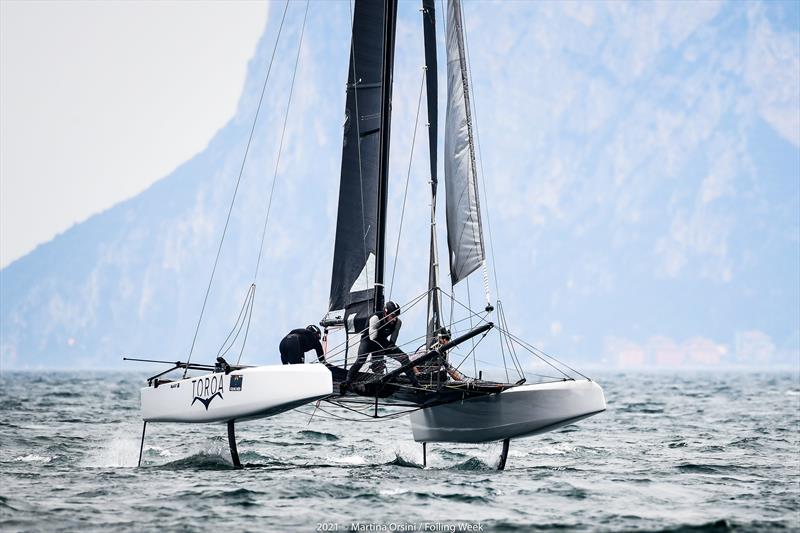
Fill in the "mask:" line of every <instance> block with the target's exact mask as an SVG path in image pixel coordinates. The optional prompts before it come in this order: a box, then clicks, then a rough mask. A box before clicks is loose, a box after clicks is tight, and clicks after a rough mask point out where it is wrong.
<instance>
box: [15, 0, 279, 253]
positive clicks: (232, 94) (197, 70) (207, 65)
mask: <svg viewBox="0 0 800 533" xmlns="http://www.w3.org/2000/svg"><path fill="white" fill-rule="evenodd" d="M267 11H268V4H267V3H266V2H257V1H249V2H248V1H240V2H197V1H193V2H184V1H167V2H78V1H61V0H59V1H40V2H23V1H16V0H2V2H0V24H1V26H0V39H2V42H1V43H0V65H1V67H0V68H1V69H2V70H0V117H2V120H0V268H2V267H4V266H6V265H8V264H9V263H10V262H12V261H14V260H15V259H18V258H19V257H21V256H23V255H25V254H26V253H28V252H30V251H31V250H32V249H33V248H35V247H36V245H38V244H40V243H43V242H46V241H48V240H50V239H51V238H53V237H54V236H55V235H56V234H58V233H60V232H62V231H64V230H66V229H67V228H69V227H70V226H72V225H73V224H75V223H77V222H81V221H83V220H85V219H86V218H88V217H89V216H90V215H92V214H94V213H97V212H100V211H102V210H104V209H106V208H108V207H111V206H112V205H114V204H115V203H117V202H119V201H121V200H124V199H126V198H129V197H131V196H134V195H136V194H137V193H139V192H141V191H142V190H144V189H145V188H147V186H149V185H150V184H152V183H153V182H155V181H156V180H158V179H160V178H162V177H164V176H165V175H167V174H168V173H169V172H171V171H172V170H173V169H174V168H175V167H176V166H177V165H179V164H180V163H181V162H183V161H185V160H187V159H189V158H190V157H192V156H193V155H194V154H196V153H197V152H199V151H200V150H202V149H203V148H204V147H205V145H206V143H207V142H208V141H209V140H210V139H211V137H212V136H213V135H214V133H215V132H216V131H217V129H218V128H220V127H221V126H223V125H224V124H225V122H226V121H227V120H228V119H230V117H231V116H232V115H233V114H234V112H235V110H236V103H237V101H238V98H239V95H240V94H241V90H242V86H243V85H244V80H245V74H246V67H247V62H248V60H249V59H250V58H251V57H252V56H253V54H254V52H255V49H256V44H257V41H258V38H259V37H260V36H261V33H262V31H263V30H264V24H265V21H266V16H267Z"/></svg>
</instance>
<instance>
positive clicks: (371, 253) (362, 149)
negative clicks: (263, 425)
mask: <svg viewBox="0 0 800 533" xmlns="http://www.w3.org/2000/svg"><path fill="white" fill-rule="evenodd" d="M396 17H397V0H381V1H377V0H356V2H355V9H354V12H353V35H352V39H351V44H350V68H349V71H348V77H347V103H346V106H345V122H344V140H343V146H342V169H341V182H340V186H339V209H338V218H337V220H336V244H335V248H334V255H333V273H332V276H331V292H330V300H329V304H328V313H327V315H326V316H325V319H324V320H323V324H325V325H347V326H348V327H349V329H350V330H351V331H353V330H355V329H356V326H355V325H354V324H353V322H352V321H353V319H354V318H355V317H356V316H358V317H360V318H365V317H366V316H368V315H369V314H370V313H372V312H373V311H374V310H375V309H378V308H380V307H382V306H383V262H384V242H385V233H386V232H385V227H386V198H387V175H388V166H389V132H390V125H391V96H392V73H393V68H394V39H395V27H396V24H395V21H396ZM357 329H360V328H357Z"/></svg>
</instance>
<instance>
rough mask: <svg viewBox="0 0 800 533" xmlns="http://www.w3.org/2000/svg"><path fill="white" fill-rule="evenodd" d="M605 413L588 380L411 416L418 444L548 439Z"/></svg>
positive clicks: (455, 404) (505, 393) (529, 387)
mask: <svg viewBox="0 0 800 533" xmlns="http://www.w3.org/2000/svg"><path fill="white" fill-rule="evenodd" d="M605 409H606V399H605V396H604V395H603V389H602V388H601V387H600V386H599V385H598V384H597V383H595V382H593V381H588V380H580V381H559V382H555V383H541V384H536V385H522V386H519V387H514V388H512V389H508V390H506V391H503V392H501V393H500V394H492V395H489V396H481V397H477V398H471V399H467V400H464V401H461V402H453V403H449V404H445V405H438V406H435V407H429V408H426V409H420V410H419V411H415V412H413V413H411V429H412V432H413V434H414V440H415V441H417V442H491V441H498V440H503V439H509V438H519V437H526V436H530V435H536V434H539V433H545V432H547V431H551V430H553V429H556V428H559V427H561V426H565V425H567V424H571V423H572V422H575V421H577V420H580V419H582V418H586V417H589V416H592V415H594V414H597V413H599V412H601V411H605Z"/></svg>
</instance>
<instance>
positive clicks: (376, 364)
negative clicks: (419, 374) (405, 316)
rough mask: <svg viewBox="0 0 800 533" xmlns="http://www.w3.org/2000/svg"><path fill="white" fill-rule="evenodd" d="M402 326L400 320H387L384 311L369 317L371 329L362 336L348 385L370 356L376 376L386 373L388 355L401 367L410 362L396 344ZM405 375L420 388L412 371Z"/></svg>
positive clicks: (348, 378)
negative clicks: (385, 358)
mask: <svg viewBox="0 0 800 533" xmlns="http://www.w3.org/2000/svg"><path fill="white" fill-rule="evenodd" d="M402 325H403V324H402V322H400V319H399V318H398V319H395V321H394V322H389V321H388V320H386V315H385V313H384V312H383V311H381V312H379V313H375V314H374V315H372V316H371V317H369V327H368V328H367V329H366V330H365V331H364V332H363V333H362V334H361V343H360V344H359V345H358V357H357V358H356V362H355V363H353V366H351V367H350V370H348V371H347V382H348V383H349V382H351V381H352V380H353V378H355V376H356V374H357V373H358V371H359V370H361V367H362V366H363V365H364V363H365V362H366V361H367V357H368V356H369V355H370V354H372V361H371V362H370V368H371V369H372V371H373V372H374V373H376V374H383V373H384V372H385V371H386V363H385V362H384V357H386V356H387V355H388V356H389V357H391V358H392V359H395V360H397V361H398V362H399V363H400V364H401V365H404V364H406V363H408V362H409V358H408V356H407V355H406V354H405V353H403V351H402V350H401V349H400V348H398V347H397V345H396V344H395V342H397V336H398V334H399V333H400V327H401V326H402ZM405 374H406V376H408V379H409V380H410V381H411V383H412V385H414V386H415V387H419V386H420V384H419V381H417V378H416V376H415V375H414V372H413V371H412V369H410V368H409V369H407V370H406V371H405Z"/></svg>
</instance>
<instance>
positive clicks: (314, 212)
mask: <svg viewBox="0 0 800 533" xmlns="http://www.w3.org/2000/svg"><path fill="white" fill-rule="evenodd" d="M312 6H314V8H313V9H312V10H311V12H310V16H309V21H308V25H307V28H306V36H305V39H304V44H303V49H302V52H301V54H300V67H299V70H298V73H297V84H296V86H295V90H294V95H293V99H292V104H291V110H290V112H289V122H288V125H287V129H286V138H285V141H284V149H283V154H282V156H281V159H280V166H279V172H278V178H277V181H276V184H275V196H274V201H273V203H272V209H271V213H270V218H269V226H268V231H267V237H266V246H265V249H264V254H265V255H264V258H263V260H262V264H261V270H260V273H259V276H258V278H257V279H256V284H257V287H258V289H257V296H256V301H255V308H254V312H253V322H252V326H251V330H250V335H249V337H248V342H247V348H246V350H245V352H244V356H243V359H242V360H243V361H246V362H248V363H256V362H258V363H269V362H276V361H277V360H278V357H277V353H276V352H277V344H278V341H279V340H280V338H281V337H282V336H283V335H284V334H285V333H286V331H288V330H289V329H291V328H293V327H298V326H304V325H306V324H309V323H313V322H316V321H318V320H319V319H320V318H321V317H322V315H323V314H324V312H325V310H326V307H327V298H328V288H329V277H330V272H331V257H332V253H333V235H334V230H335V220H336V213H335V209H336V201H337V196H338V176H339V168H340V162H341V140H342V124H343V110H344V98H345V90H344V89H345V82H346V73H347V60H348V54H349V24H350V13H349V10H348V5H347V3H343V4H340V3H334V2H330V3H321V4H319V5H315V4H312ZM418 7H419V6H418V5H417V4H416V3H413V2H409V3H406V2H401V3H400V6H399V17H400V19H399V22H398V29H397V46H398V49H397V55H396V64H395V86H394V97H393V102H392V107H393V120H392V148H391V164H390V191H389V194H390V197H389V206H390V210H391V212H390V217H389V227H388V245H389V246H388V250H387V252H388V257H387V261H386V264H387V272H386V278H387V280H390V286H389V287H387V288H388V289H389V290H390V292H391V295H392V298H393V299H395V300H396V301H398V302H400V303H403V302H407V301H409V300H412V299H413V298H414V297H415V296H417V295H418V294H420V293H421V292H422V291H424V290H425V284H426V280H427V245H425V244H423V245H420V243H426V242H427V232H428V227H427V222H426V221H427V218H426V217H427V213H428V208H429V206H428V190H429V189H428V184H427V179H428V172H427V170H426V161H425V159H426V157H427V148H426V144H425V141H424V139H423V136H424V133H425V131H424V130H425V128H424V120H422V121H420V124H419V128H418V129H419V131H418V132H417V138H416V144H415V152H414V155H413V158H411V143H412V138H413V133H414V129H415V128H414V122H413V118H414V116H415V111H416V107H417V102H418V95H419V88H420V86H421V75H422V71H421V68H420V67H421V65H422V57H423V55H422V51H421V48H422V35H421V22H420V15H419V11H418ZM303 8H304V5H302V4H301V3H290V8H289V15H288V16H287V21H286V25H285V26H284V34H283V36H282V37H281V40H280V44H279V47H278V50H277V53H276V63H275V65H274V66H273V72H272V74H271V76H270V81H269V85H268V86H267V90H266V93H265V100H264V107H263V108H262V110H261V113H260V115H259V119H258V123H257V126H256V128H255V132H254V135H253V144H252V146H251V149H250V154H249V156H248V158H247V164H246V166H245V168H244V173H243V175H242V180H241V185H240V189H239V192H238V195H237V198H236V203H235V205H234V208H233V211H232V217H231V222H230V226H229V228H228V233H227V236H226V239H225V242H224V246H223V248H222V253H221V257H220V263H219V266H218V268H217V272H216V275H215V278H214V284H213V286H212V290H211V293H210V296H209V300H208V303H207V306H206V312H205V316H204V318H203V321H202V324H201V328H200V333H199V336H198V339H197V343H196V346H197V348H196V349H195V355H194V360H204V361H208V360H210V358H211V357H213V356H214V355H215V354H216V353H217V350H218V348H219V346H220V345H221V344H222V342H223V340H224V339H225V337H226V335H227V334H228V332H229V330H230V328H231V327H233V324H234V322H235V321H236V317H237V315H238V313H239V309H240V307H241V305H242V302H243V300H244V298H245V294H246V292H247V289H248V287H249V285H250V283H251V282H252V281H253V271H254V268H255V264H256V257H257V254H258V248H259V241H260V234H261V228H262V225H263V222H264V215H265V212H266V206H267V201H268V197H269V190H270V186H271V180H272V176H273V172H274V168H275V161H276V154H277V151H278V141H279V138H280V132H281V129H282V125H283V117H284V112H285V106H286V102H287V98H288V92H289V83H290V80H291V73H292V67H293V62H294V57H295V52H296V46H297V40H298V37H299V28H300V22H301V20H302V12H303ZM464 9H465V20H466V26H467V35H468V38H467V41H468V44H467V46H468V49H469V57H470V64H471V71H472V76H473V79H472V85H471V86H472V89H473V95H474V98H473V100H474V102H475V103H476V107H477V113H476V115H475V116H476V122H477V123H476V130H477V132H478V138H479V141H480V150H479V159H480V160H479V168H480V169H481V173H482V174H483V178H484V180H485V182H486V187H485V189H483V190H482V194H483V196H482V197H481V202H482V206H483V208H484V209H485V213H486V214H487V215H488V216H487V217H486V218H485V222H484V223H485V224H487V225H488V223H489V222H491V224H492V228H491V231H488V229H489V228H488V227H487V228H486V229H487V233H490V234H491V237H492V245H491V246H490V247H489V250H488V251H489V252H490V260H491V261H490V269H489V274H490V278H491V285H490V288H491V291H492V295H493V298H495V297H497V296H498V295H499V296H501V297H502V299H503V303H504V308H505V310H506V315H507V316H508V318H509V322H510V326H511V327H512V329H513V330H514V331H515V332H516V333H518V334H519V335H521V336H522V337H524V338H526V339H528V340H530V341H531V342H533V343H534V344H535V345H537V346H539V347H541V348H543V349H545V350H547V351H548V352H549V353H552V354H553V355H557V356H559V357H560V358H563V359H565V360H567V361H568V362H570V363H576V364H577V365H578V366H579V367H580V368H585V367H601V368H614V367H617V368H653V367H666V368H680V367H685V366H695V367H696V366H701V367H706V368H719V367H725V366H727V367H737V368H739V367H746V368H761V369H769V368H773V367H775V366H791V367H793V368H796V367H797V364H798V361H800V326H798V324H800V303H798V302H800V218H798V213H800V178H799V176H800V99H798V98H797V94H800V45H799V44H798V43H800V39H798V32H797V28H798V27H800V26H798V25H799V24H800V14H798V11H797V10H796V9H795V8H794V7H792V6H791V5H789V4H782V3H778V2H770V3H747V4H744V3H728V4H718V3H712V2H708V3H704V4H697V5H695V4H688V3H687V4H675V5H670V6H667V7H665V6H664V5H663V4H658V3H631V4H602V3H596V2H588V3H566V4H548V3H514V2H509V3H499V4H498V3H466V5H465V7H464ZM273 11H277V10H273ZM440 18H441V17H440ZM278 24H279V20H278V17H276V16H271V17H270V20H269V21H268V23H267V26H266V28H265V32H264V35H263V37H262V38H261V41H260V43H259V45H258V49H257V51H256V54H255V56H254V58H253V59H252V61H251V62H250V65H249V67H248V76H247V80H246V82H245V86H244V88H243V91H242V96H241V99H240V102H239V105H238V109H237V112H236V115H235V116H234V117H233V118H232V119H231V120H230V121H229V122H228V123H227V124H225V125H224V126H223V127H222V129H220V131H219V132H218V133H217V134H216V135H215V136H214V137H213V139H211V140H210V142H209V143H208V146H207V147H206V148H205V149H204V150H203V151H202V152H201V153H199V154H197V155H196V156H195V157H194V158H192V159H191V160H190V161H187V162H186V163H185V164H183V165H181V166H180V167H178V168H177V169H175V171H174V172H172V173H171V174H170V175H168V176H165V177H164V178H163V179H161V180H160V181H158V182H157V183H155V184H154V185H153V186H152V187H150V188H149V189H147V190H146V191H144V192H142V193H141V194H139V195H137V196H136V197H134V198H132V199H130V200H128V201H126V202H123V203H121V204H119V205H116V206H113V207H111V208H110V209H108V210H107V211H105V212H103V213H100V214H98V215H95V216H93V217H91V218H90V219H88V220H87V221H85V222H83V223H81V224H78V225H76V226H74V227H73V228H71V229H70V230H68V231H67V232H65V233H63V234H62V235H59V236H58V237H56V238H55V239H53V240H52V241H51V242H48V243H45V244H42V245H41V246H39V247H38V248H37V249H36V250H34V251H33V252H32V253H30V254H28V255H27V256H25V257H23V258H21V259H19V260H17V261H15V262H14V263H12V264H10V265H9V266H8V267H6V268H4V269H3V270H2V271H0V329H1V331H0V357H2V364H1V365H0V366H2V368H3V369H7V368H38V367H60V368H96V367H103V368H107V367H116V366H119V365H120V364H121V361H120V358H121V356H122V355H132V356H141V357H151V358H164V359H169V360H176V359H185V357H186V355H187V354H188V352H189V348H190V346H191V344H192V338H193V335H194V331H195V326H196V323H197V319H198V316H199V314H200V309H201V307H202V304H203V296H204V293H205V289H206V286H207V283H208V280H209V276H210V274H211V269H212V266H213V262H214V258H215V255H216V251H217V246H218V244H219V239H220V236H221V233H222V228H223V225H224V223H225V218H226V215H227V212H228V207H229V205H230V201H231V198H232V196H233V191H234V187H235V184H236V180H237V176H238V173H239V169H240V167H241V164H242V158H243V154H244V150H245V146H246V145H247V141H248V136H249V133H250V127H251V124H252V120H253V117H254V115H255V110H256V106H257V104H258V99H259V95H260V93H261V88H262V83H263V80H264V76H265V74H266V71H267V65H268V61H269V58H270V55H271V53H272V47H273V44H274V42H275V36H276V34H277V31H278ZM439 28H441V25H439ZM439 44H440V48H439V53H440V58H442V57H443V55H442V54H443V42H442V39H441V35H440V36H439ZM444 65H445V62H444V61H443V60H440V64H439V66H440V76H439V79H440V80H444V79H446V78H445V76H444ZM443 94H444V88H443V87H441V86H440V101H441V97H442V96H443ZM423 106H424V103H423ZM440 111H441V112H442V115H443V106H440ZM197 112H198V113H202V109H198V110H197ZM423 115H424V109H423ZM442 120H443V116H442V117H440V122H441V121H442ZM120 127H124V125H121V126H120ZM441 131H442V128H440V132H441ZM439 146H440V149H441V147H442V146H443V142H442V141H441V139H440V144H439ZM131 157H132V158H133V157H146V154H133V153H132V154H131ZM439 174H440V175H441V174H442V164H441V158H440V171H439ZM108 179H110V180H113V179H115V178H114V176H108ZM407 179H408V184H409V185H408V197H407V201H406V202H405V206H406V207H405V215H404V216H403V217H401V216H400V212H401V206H402V205H404V194H405V184H406V180H407ZM440 201H441V200H440ZM439 212H440V213H443V209H442V208H441V206H440V209H439ZM401 220H402V221H403V222H402V237H401V238H400V239H399V242H398V241H396V238H397V235H398V233H399V230H400V222H401ZM443 226H444V224H441V221H440V225H439V227H440V228H442V227H443ZM439 243H440V246H443V245H444V243H445V240H444V238H443V236H440V240H439ZM395 249H396V250H397V251H398V253H397V254H395ZM492 250H493V252H492ZM443 253H444V251H443ZM395 255H396V256H397V261H396V265H397V266H396V272H395V274H396V275H393V271H395V268H394V265H395ZM494 267H496V270H497V276H495V275H494V270H495V269H494ZM445 270H446V269H445ZM391 280H393V281H391ZM443 284H444V285H445V289H446V290H448V291H449V290H450V289H449V286H448V283H447V281H446V280H443ZM469 289H470V291H471V294H470V296H471V301H472V304H473V307H476V308H482V307H483V304H482V303H481V300H482V297H483V291H482V284H481V283H480V281H479V279H475V280H473V281H472V282H471V284H470V287H469ZM498 289H499V291H498ZM456 297H457V298H459V299H460V300H462V301H465V302H466V301H467V300H468V298H467V285H466V283H465V282H462V283H461V284H459V285H458V286H457V287H456ZM445 300H446V301H445V304H447V305H449V304H448V301H447V299H445ZM415 312H416V309H415V310H414V312H411V313H409V314H408V315H406V316H407V319H405V318H406V316H404V331H403V333H402V336H403V340H406V341H409V342H410V341H411V339H412V338H413V337H416V336H417V332H419V331H421V328H420V327H419V324H420V322H421V320H420V319H419V317H418V316H417V315H415V314H414V313H415ZM445 312H446V313H447V310H446V311H445ZM479 350H480V351H479V354H480V357H479V359H480V360H482V361H488V364H490V363H492V362H493V361H496V359H497V358H498V357H499V356H498V355H497V353H496V352H497V346H496V344H491V345H490V344H489V341H487V342H485V343H482V344H481V346H480V348H479ZM234 359H235V357H234ZM481 364H484V363H481ZM581 365H582V366H581ZM529 368H533V367H529Z"/></svg>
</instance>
